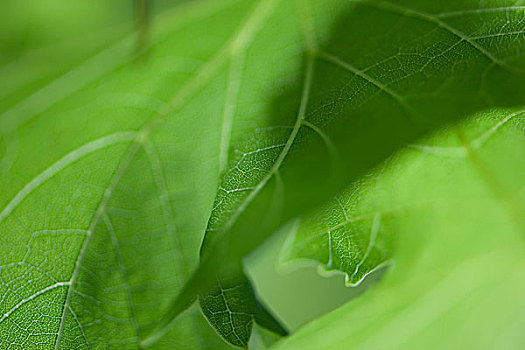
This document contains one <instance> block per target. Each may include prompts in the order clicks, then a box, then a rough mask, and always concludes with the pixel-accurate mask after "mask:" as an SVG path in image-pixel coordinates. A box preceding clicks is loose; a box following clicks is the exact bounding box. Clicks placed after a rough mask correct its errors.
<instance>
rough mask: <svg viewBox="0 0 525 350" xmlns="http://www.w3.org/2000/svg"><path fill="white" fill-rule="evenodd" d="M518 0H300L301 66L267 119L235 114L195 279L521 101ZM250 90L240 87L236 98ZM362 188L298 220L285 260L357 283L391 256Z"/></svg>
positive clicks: (389, 241) (388, 241)
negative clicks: (404, 150) (483, 115)
mask: <svg viewBox="0 0 525 350" xmlns="http://www.w3.org/2000/svg"><path fill="white" fill-rule="evenodd" d="M332 11H333V12H332ZM523 11H524V10H523V8H522V7H519V6H515V7H513V6H512V4H511V3H508V2H505V1H502V2H494V3H490V4H485V3H483V4H481V3H479V2H472V1H459V2H457V1H456V2H441V3H439V4H434V3H432V4H431V3H422V2H420V1H395V2H385V1H356V2H344V1H322V2H309V1H304V2H302V6H300V7H299V8H297V9H296V10H295V16H297V18H298V23H299V24H300V25H302V27H303V37H304V45H305V56H306V58H305V63H304V73H303V75H302V78H301V79H300V80H299V83H297V84H296V85H295V86H291V87H290V88H289V89H288V91H286V92H285V93H283V96H281V97H280V98H277V99H276V102H275V111H274V114H275V115H276V116H279V117H274V119H273V121H272V122H273V124H270V125H269V126H267V127H266V128H260V127H259V128H254V129H253V130H252V131H251V133H250V134H249V135H250V136H249V137H246V135H245V133H243V134H241V136H240V137H238V138H237V139H236V138H235V130H237V128H238V127H241V128H243V130H245V129H244V125H245V124H244V123H245V122H244V120H242V121H241V122H238V121H237V120H235V119H234V120H233V124H232V130H233V135H234V136H233V138H232V145H233V146H232V150H231V151H230V152H231V156H230V158H231V161H230V165H229V167H228V169H227V170H226V171H225V172H224V174H223V177H222V182H221V185H220V188H219V191H218V193H217V197H216V200H215V205H214V208H213V210H212V213H211V218H210V220H209V223H208V228H207V236H206V239H207V243H206V244H207V245H210V246H213V245H214V244H215V246H214V248H213V249H211V250H212V251H214V253H212V254H210V255H211V256H210V257H209V258H208V260H204V262H203V263H202V264H201V267H200V269H199V270H198V271H197V274H195V275H194V279H193V280H192V281H193V284H190V286H195V285H199V283H201V282H200V281H202V280H204V279H205V278H206V277H205V276H206V275H207V272H209V271H216V270H217V268H216V266H218V265H219V262H221V263H222V264H221V266H224V267H222V269H223V270H227V269H228V266H227V265H228V264H226V263H225V260H233V261H235V260H236V259H240V258H241V257H242V256H244V255H245V254H247V253H248V252H250V251H251V250H253V249H255V248H256V247H257V246H258V245H259V244H260V243H261V242H262V241H263V240H264V239H265V238H266V237H268V235H269V234H271V233H273V232H274V231H275V229H276V228H277V227H279V226H281V225H282V224H283V223H284V222H286V221H288V220H290V219H292V218H293V217H294V216H295V215H297V214H300V213H302V212H304V211H305V210H309V209H312V208H313V206H314V205H316V204H318V203H319V202H320V201H322V200H325V199H327V198H329V197H328V195H329V194H335V193H337V192H338V191H339V190H341V189H342V186H343V184H347V183H348V182H355V181H365V182H366V181H370V180H359V179H360V178H361V177H362V176H363V175H365V174H366V173H367V172H368V171H370V169H372V168H373V167H375V166H377V165H378V164H381V163H383V162H384V161H385V160H386V159H387V158H388V157H389V156H390V155H391V154H392V153H393V152H394V151H395V150H396V149H399V148H400V147H402V146H404V145H406V144H409V143H411V142H414V141H415V140H417V139H418V138H419V137H422V136H423V135H425V134H427V133H428V132H430V131H432V130H434V129H436V128H438V127H440V126H441V125H444V124H446V123H449V122H453V121H455V120H458V119H460V118H463V117H465V116H467V115H469V114H470V113H471V112H473V111H475V110H477V109H481V108H488V107H491V106H496V105H505V104H521V103H522V101H523V93H524V91H523V89H522V84H521V83H520V81H521V80H522V79H523V69H524V62H523V51H522V48H523V45H522V43H523V40H524V37H523V22H522V21H521V17H522V15H523ZM334 12H337V13H340V14H342V15H340V18H339V20H338V21H337V23H336V24H335V25H334V26H332V31H331V32H328V31H327V30H326V26H327V23H330V21H329V19H328V18H329V17H330V15H331V16H333V13H334ZM280 13H281V12H280ZM371 23H373V26H372V27H371ZM251 62H252V60H251V59H248V60H246V63H245V71H248V70H249V67H250V63H251ZM250 77H252V75H250ZM511 86H512V87H511ZM243 93H244V90H243V89H242V85H241V88H240V90H239V95H238V98H240V99H241V100H242V96H243ZM292 102H295V106H293V103H292ZM290 104H292V107H288V106H289V105H290ZM239 114H240V115H243V114H242V113H239ZM280 116H283V117H280ZM360 187H361V185H360V184H359V183H357V184H355V185H354V187H353V189H350V190H348V191H349V192H350V193H346V194H343V195H342V196H341V198H338V200H337V199H336V200H335V201H336V202H337V201H338V202H342V203H336V205H337V206H338V207H342V208H339V209H338V210H337V211H335V210H333V205H329V208H328V209H325V211H324V214H321V215H317V216H315V217H313V218H311V220H310V223H303V224H302V226H301V227H300V228H299V233H298V234H299V235H300V236H301V235H302V236H313V235H319V237H318V238H319V239H313V240H310V241H308V240H306V237H299V238H298V240H299V241H304V242H301V244H304V245H305V247H304V249H305V251H302V252H301V251H298V250H300V247H297V245H296V246H295V247H294V249H296V251H292V252H289V254H291V256H290V257H289V258H295V259H297V258H301V257H307V258H314V259H317V260H318V261H322V262H323V263H324V264H326V265H328V266H327V268H328V270H341V271H343V272H344V273H345V274H347V280H348V281H347V282H348V283H349V284H358V283H359V282H360V281H362V279H363V278H364V277H365V276H366V275H367V274H368V273H370V272H371V271H373V270H374V269H376V268H378V266H381V265H384V264H386V263H387V262H388V261H389V257H390V254H391V250H392V242H393V235H392V233H390V232H388V228H387V227H385V226H384V225H382V224H381V222H382V218H381V216H380V215H377V216H374V217H367V218H366V219H363V220H357V221H355V220H352V219H350V216H351V215H352V210H353V208H349V207H348V206H352V205H355V204H356V198H352V193H354V190H355V189H357V190H359V188H360ZM354 194H355V193H354ZM340 209H342V210H340ZM360 210H361V209H360V208H358V209H355V211H357V212H358V211H360ZM345 215H346V216H345ZM350 220H352V222H351V223H347V221H350ZM254 223H257V224H254ZM349 225H350V226H356V227H352V228H348V226H349ZM305 226H306V227H305ZM315 230H318V232H314V231H315ZM332 231H333V232H332ZM385 231H386V232H385ZM351 232H359V235H358V236H357V237H349V236H350V235H351V234H352V233H351ZM332 234H333V235H332ZM321 236H322V237H321ZM378 237H379V239H378ZM327 238H328V239H327ZM210 242H211V243H210ZM332 243H333V244H334V246H332ZM320 247H324V248H323V249H320ZM327 253H328V254H327ZM235 270H236V268H235V267H233V268H232V271H231V272H230V274H236V273H238V272H236V271H235ZM226 274H227V273H226ZM190 288H191V287H190ZM189 295H191V292H189V291H188V293H187V294H184V293H183V294H182V295H181V297H180V298H179V301H180V300H184V298H187V297H188V296H189ZM173 305H177V301H176V302H175V304H173ZM174 309H176V306H175V307H174ZM174 314H176V312H174Z"/></svg>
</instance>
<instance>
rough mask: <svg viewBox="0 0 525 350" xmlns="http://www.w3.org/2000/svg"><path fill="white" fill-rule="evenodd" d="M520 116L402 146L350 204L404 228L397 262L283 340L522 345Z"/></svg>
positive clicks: (524, 225) (302, 343) (510, 114)
mask: <svg viewBox="0 0 525 350" xmlns="http://www.w3.org/2000/svg"><path fill="white" fill-rule="evenodd" d="M524 116H525V114H524V112H523V111H517V112H516V111H503V110H493V111H489V112H486V113H481V114H479V115H477V116H476V118H474V119H473V120H470V121H469V122H468V123H466V125H462V126H460V127H451V128H449V129H448V130H444V131H443V132H441V133H440V134H438V135H436V136H434V137H433V138H431V139H427V140H424V141H421V143H418V144H415V145H412V146H411V147H410V148H408V149H407V150H404V151H403V152H402V153H401V154H400V155H398V156H396V157H395V159H394V160H392V162H391V164H390V166H389V169H388V170H386V171H385V172H384V173H383V174H382V176H381V178H380V179H379V180H378V181H377V183H375V184H374V185H372V186H367V185H365V186H364V187H363V188H362V192H363V194H362V196H361V198H362V200H361V204H360V205H361V208H362V209H361V210H360V212H359V213H356V214H355V215H356V216H355V217H356V218H359V217H361V218H362V217H366V216H368V217H377V215H378V214H380V215H381V226H385V227H388V230H390V231H392V232H394V233H395V234H396V236H398V240H397V245H396V249H395V250H394V255H393V259H394V261H395V268H393V269H391V270H389V273H388V274H387V278H386V279H385V280H384V281H383V282H382V283H381V285H380V286H379V287H378V288H377V289H374V290H372V291H370V292H369V293H368V295H366V296H364V297H362V298H361V299H359V300H354V301H352V302H350V303H349V304H347V305H345V306H344V307H341V308H340V309H338V310H336V311H334V312H332V313H331V314H328V315H326V316H324V317H322V318H321V319H319V320H316V321H314V322H312V323H311V324H309V325H307V326H306V327H304V328H303V329H302V330H300V331H299V332H298V333H297V334H295V335H293V336H292V337H290V338H289V339H288V340H286V341H284V342H282V343H281V344H279V346H277V347H276V348H279V349H281V348H282V349H304V348H309V349H321V348H323V349H324V348H330V349H397V348H402V349H434V348H448V349H452V348H453V349H520V348H523V346H524V345H525V337H524V336H523V332H522V326H523V324H524V322H525V319H524V316H523V315H524V314H525V313H524V311H525V310H524V306H525V305H524V303H523V298H522V294H523V293H522V291H523V290H524V288H525V274H524V273H523V271H524V270H523V266H524V263H525V261H524V256H525V255H524V254H523V251H524V250H523V249H524V248H525V246H524V236H523V235H524V233H525V219H524V218H525V191H524V189H525V182H524V179H525V134H524V129H523V128H524V126H525V123H524ZM355 229H356V231H355V232H354V231H353V230H350V231H349V232H348V235H349V237H350V239H351V237H353V236H357V237H359V235H361V234H362V232H360V229H361V228H360V227H356V228H355ZM349 253H351V252H350V251H346V254H349Z"/></svg>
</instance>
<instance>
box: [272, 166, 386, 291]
mask: <svg viewBox="0 0 525 350" xmlns="http://www.w3.org/2000/svg"><path fill="white" fill-rule="evenodd" d="M381 173H382V172H381V171H378V174H371V175H368V176H365V177H364V178H363V179H360V180H359V181H357V182H356V183H354V184H353V185H352V186H351V187H350V188H348V189H346V190H345V191H344V192H343V193H342V194H341V195H338V196H336V197H335V198H333V199H332V200H330V201H328V202H327V203H326V204H324V205H323V206H322V207H321V208H319V209H317V210H315V211H314V212H312V213H310V214H308V215H305V216H303V217H302V218H301V219H300V220H298V221H297V223H296V224H295V226H294V227H293V228H292V230H291V231H290V233H289V236H288V238H287V240H286V242H285V243H284V247H283V249H282V251H281V256H280V261H279V264H280V266H281V268H284V269H285V270H290V269H293V268H296V267H298V266H302V265H314V266H318V267H320V270H319V271H320V273H322V274H323V275H327V276H328V275H331V274H333V273H343V274H344V275H345V284H346V285H347V286H352V287H355V286H357V285H359V284H360V283H361V282H362V281H363V280H364V278H366V276H368V275H369V274H370V273H372V272H374V271H376V270H378V269H380V268H382V267H386V266H388V265H389V264H390V263H391V255H392V250H393V244H394V241H395V237H394V235H393V234H392V232H391V230H389V227H387V226H385V225H383V224H382V219H381V218H382V215H381V213H373V211H372V213H373V214H372V215H370V214H369V213H368V210H367V207H366V203H364V201H363V192H364V189H365V188H370V187H372V186H374V185H375V184H376V182H377V181H381V180H380V179H381ZM363 212H364V213H367V214H364V215H361V214H362V213H363Z"/></svg>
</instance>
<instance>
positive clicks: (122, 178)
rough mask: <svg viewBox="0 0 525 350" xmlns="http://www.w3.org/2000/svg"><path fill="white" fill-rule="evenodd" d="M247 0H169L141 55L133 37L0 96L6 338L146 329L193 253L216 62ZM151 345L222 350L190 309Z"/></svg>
mask: <svg viewBox="0 0 525 350" xmlns="http://www.w3.org/2000/svg"><path fill="white" fill-rule="evenodd" d="M252 5H253V4H252V3H251V2H249V1H248V2H238V1H237V2H236V1H221V2H197V3H189V4H185V5H181V6H178V7H176V9H175V10H172V11H168V12H165V13H163V14H162V15H160V16H159V17H158V18H157V19H156V22H155V23H156V26H155V27H154V28H153V29H152V33H151V48H150V49H149V51H148V52H147V56H145V57H138V58H136V57H134V56H133V52H134V51H133V45H134V38H133V36H128V37H126V38H123V39H121V40H120V41H118V42H117V43H116V44H114V45H111V46H109V47H107V48H106V49H104V50H103V51H101V52H100V53H96V54H95V55H94V56H93V57H90V58H86V59H85V61H83V62H81V63H80V64H78V65H75V62H73V63H70V65H71V66H72V67H73V68H71V69H70V70H66V72H64V74H63V75H60V71H58V72H56V73H53V74H50V75H49V76H46V77H44V78H43V79H44V80H46V81H45V82H43V83H42V82H40V81H38V84H36V86H37V87H36V89H35V90H32V91H29V93H27V92H24V91H23V92H21V93H20V96H18V94H15V95H16V96H15V95H9V99H8V100H3V101H2V111H3V112H2V115H1V116H0V125H1V128H0V130H1V136H0V139H1V140H2V141H1V143H0V145H1V146H0V152H1V153H0V155H1V157H2V164H1V166H2V167H1V182H0V187H1V188H0V193H1V195H0V208H1V209H0V231H1V233H2V234H1V238H0V242H1V244H0V266H1V267H0V295H2V297H1V298H2V299H1V300H2V302H1V306H0V310H1V315H2V316H1V317H0V320H1V321H0V334H2V337H0V347H1V348H4V347H5V348H8V347H17V346H18V347H23V348H37V347H40V348H46V349H47V348H56V349H59V348H65V349H71V348H73V349H77V348H79V349H80V348H94V347H112V346H114V347H119V348H137V347H139V346H140V342H141V341H142V339H144V338H146V336H147V335H148V334H149V333H150V332H151V330H152V329H153V328H154V327H155V325H156V322H157V321H158V320H159V318H160V317H161V315H162V312H163V310H164V309H165V308H166V307H167V304H168V302H169V300H170V298H171V297H172V296H173V295H176V294H177V292H178V291H179V290H180V289H181V288H182V285H183V284H184V283H185V281H186V280H187V278H188V275H189V274H190V272H191V270H192V269H193V268H195V266H196V265H197V263H198V251H199V245H200V242H201V240H202V236H203V232H204V229H205V227H206V220H207V217H208V215H209V211H210V207H211V204H212V201H213V197H214V193H215V190H216V184H217V179H218V159H219V154H218V152H217V148H218V145H219V144H220V125H221V118H220V117H221V113H218V111H222V109H223V105H224V86H225V85H226V81H227V70H226V68H225V59H226V57H227V56H228V54H229V51H230V50H231V47H232V45H233V44H232V40H233V41H235V42H236V43H238V42H239V41H242V40H247V41H249V40H250V38H249V36H250V35H249V33H247V32H246V31H243V33H244V34H247V35H248V37H243V39H242V40H241V39H237V38H239V37H240V34H239V31H240V29H239V28H243V23H244V22H245V20H246V18H247V17H248V15H249V14H250V13H251V9H252ZM224 18H228V20H227V21H225V20H224ZM207 26H209V27H210V28H214V29H213V30H211V31H209V30H208V29H207V28H208V27H207ZM181 38H191V40H189V39H185V40H181ZM232 38H233V39H232ZM73 40H74V41H78V40H79V39H78V38H76V37H75V38H74V39H73ZM67 49H68V47H67V46H66V48H65V49H64V50H67ZM221 50H222V51H221ZM61 54H62V53H61V52H55V51H54V48H51V49H49V50H48V51H47V52H46V55H44V56H48V55H51V56H53V55H54V56H60V55H61ZM75 58H76V56H75ZM27 60H29V62H30V64H34V65H37V66H38V65H41V66H44V65H45V64H50V65H54V64H55V63H56V62H53V60H49V59H46V60H41V59H40V56H35V57H32V58H28V59H27ZM26 65H29V63H24V64H23V65H22V67H25V66H26ZM17 69H18V71H19V69H20V68H17ZM15 71H17V70H15ZM57 74H58V76H57ZM12 79H15V80H16V75H15V74H13V75H12ZM34 79H35V81H37V80H38V79H42V78H41V77H34ZM27 84H28V85H31V83H30V82H28V83H27ZM5 86H9V84H8V83H6V85H5ZM15 100H16V101H15ZM199 140H207V142H205V143H203V142H200V141H199ZM196 184H199V186H196ZM157 346H158V347H159V348H173V347H175V348H181V347H182V348H192V349H193V348H194V349H221V348H228V346H227V345H226V344H224V343H223V342H222V341H220V339H218V338H217V337H216V335H215V334H214V332H213V331H212V330H211V329H210V328H209V326H208V325H207V323H206V321H205V320H204V318H203V317H202V315H201V314H200V313H199V312H198V310H197V309H196V308H192V309H191V310H189V311H188V313H186V314H185V315H184V316H183V319H181V320H180V324H178V325H176V326H174V327H172V328H171V329H170V331H169V333H168V334H166V335H165V336H164V337H163V339H162V340H161V341H160V342H159V343H158V344H157Z"/></svg>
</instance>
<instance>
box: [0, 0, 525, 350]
mask: <svg viewBox="0 0 525 350" xmlns="http://www.w3.org/2000/svg"><path fill="white" fill-rule="evenodd" d="M53 3H54V4H55V7H49V11H50V14H55V13H53V9H56V8H61V7H60V4H59V3H58V2H56V3H55V2H53ZM57 3H58V6H56V5H57ZM481 5H482V6H481ZM481 5H480V4H477V3H475V2H472V1H454V2H448V1H447V2H443V3H440V4H431V3H427V4H421V3H420V2H419V1H400V2H396V4H389V3H378V2H348V1H345V0H324V1H306V0H305V1H299V2H297V3H296V2H292V1H285V0H261V1H258V2H254V1H251V0H221V1H196V2H193V1H192V2H187V3H183V4H180V5H178V6H176V7H175V8H174V10H172V11H166V12H164V13H162V14H160V15H159V16H157V17H156V18H155V19H154V21H153V23H154V25H153V27H152V28H151V37H150V41H149V43H150V48H149V49H148V50H147V51H146V52H144V53H143V54H142V55H140V56H137V55H136V54H133V53H134V52H135V51H134V45H135V37H134V36H133V35H129V36H126V37H123V38H121V39H119V40H117V41H116V42H115V43H114V44H110V45H109V46H108V43H109V42H111V41H113V40H115V39H114V38H115V37H120V36H119V33H121V31H126V30H125V29H113V30H111V29H110V28H107V27H104V28H102V29H101V30H102V32H101V34H100V37H98V36H97V35H94V36H93V39H90V40H92V42H90V43H89V45H88V43H87V42H88V40H86V48H85V51H82V52H78V53H76V54H72V55H71V56H69V55H67V51H68V50H70V49H72V48H74V47H75V46H78V45H79V42H82V41H83V40H84V39H85V38H86V36H85V35H84V33H85V32H87V31H88V29H89V27H86V23H87V24H89V23H91V22H92V21H91V20H90V19H89V18H88V20H87V21H86V20H84V21H75V18H70V19H68V21H67V22H66V23H60V22H55V21H50V23H53V25H56V26H57V27H58V28H59V30H58V31H56V33H58V35H64V38H65V39H64V40H65V44H63V46H60V45H59V46H58V47H50V48H47V49H46V48H42V51H40V54H39V55H36V54H33V52H35V51H31V50H29V51H27V55H22V56H21V57H22V58H21V59H20V60H19V59H18V58H13V57H7V56H6V57H4V56H2V58H1V60H2V62H5V61H8V60H11V59H14V60H15V61H13V62H12V64H10V65H9V66H4V67H3V68H2V69H3V70H2V78H3V81H2V83H1V84H2V85H1V87H2V91H0V99H1V100H0V101H1V102H0V113H1V115H0V157H1V160H0V162H1V163H0V174H1V175H0V176H1V178H0V194H1V195H0V208H1V209H0V232H1V235H0V266H1V267H0V295H1V296H2V297H1V300H2V302H1V304H0V315H3V316H0V320H1V321H0V334H2V335H4V334H7V336H5V337H4V336H2V338H1V339H0V347H9V346H11V347H22V348H27V347H29V348H32V347H35V348H38V347H41V348H55V349H58V348H90V347H91V348H93V347H97V348H98V347H121V348H122V347H123V348H127V347H129V348H137V347H141V346H143V347H145V346H151V345H152V344H154V343H155V342H157V343H156V346H157V347H158V348H174V347H175V348H196V349H200V348H202V349H205V348H211V349H220V348H224V347H227V345H226V344H224V343H222V342H220V341H216V340H214V339H215V338H216V337H214V334H213V333H212V332H210V329H209V327H207V325H206V324H205V323H206V322H205V320H204V319H203V317H202V316H201V315H200V314H199V313H198V311H197V310H196V309H195V308H193V309H190V310H188V312H187V313H185V314H184V315H182V316H181V317H182V318H181V319H180V320H177V321H178V322H175V323H174V324H172V321H173V319H174V318H175V317H176V316H178V315H179V314H180V313H181V312H182V311H184V310H186V309H187V308H188V307H189V306H190V305H191V304H192V303H193V302H194V301H195V299H196V298H197V296H198V295H199V294H201V293H203V292H205V291H206V290H205V289H206V287H208V286H210V284H213V283H214V282H215V277H216V275H217V273H219V274H222V273H223V271H222V270H225V271H224V272H225V273H226V274H227V273H228V272H229V269H230V267H232V266H234V267H235V268H237V267H238V264H239V261H240V259H241V258H242V257H243V256H245V255H246V254H247V253H249V252H250V251H252V250H253V249H255V248H256V247H258V246H259V245H260V243H261V242H263V241H264V240H265V239H266V238H267V237H268V236H269V235H270V234H271V233H272V232H274V231H275V229H276V228H277V227H279V226H281V225H282V224H283V223H285V222H287V221H288V220H290V219H292V218H295V217H296V216H297V215H299V214H302V213H304V212H305V211H306V210H309V209H311V208H313V207H315V206H317V205H318V204H319V203H321V202H322V201H323V200H326V199H328V198H330V197H331V196H333V195H334V194H336V193H337V192H338V191H339V190H341V189H342V188H343V187H344V186H346V185H347V184H348V183H351V182H352V181H354V180H356V179H358V178H359V177H360V176H361V175H362V174H363V173H365V172H367V171H369V170H370V169H371V168H373V167H374V166H376V165H377V164H379V163H381V162H383V161H384V159H385V158H387V157H389V156H390V155H391V154H392V152H393V151H394V150H396V149H398V148H400V147H402V146H404V145H406V144H407V143H410V142H413V141H414V140H415V139H417V138H419V137H420V136H422V135H424V134H425V133H427V132H429V131H432V130H435V129H436V128H437V127H439V126H442V125H443V124H446V123H448V122H450V121H454V120H457V119H459V118H463V117H465V116H467V115H469V114H470V113H471V112H473V111H476V110H478V109H483V108H488V107H493V106H499V105H516V104H521V103H522V101H523V100H524V97H525V93H524V89H525V88H524V86H523V84H522V81H523V75H522V70H523V69H524V62H523V47H524V46H523V45H522V43H523V35H522V33H521V32H522V31H523V28H521V26H522V22H521V15H522V12H523V11H522V10H521V9H514V10H509V9H507V10H505V9H503V10H502V9H496V10H489V8H492V6H496V7H497V8H500V7H501V6H509V5H510V4H507V3H506V2H504V1H500V2H493V3H490V4H485V3H483V4H481ZM3 6H6V5H4V3H2V7H3ZM102 12H103V11H102ZM117 12H119V11H117ZM82 15H84V13H82V11H79V13H78V16H82ZM86 16H87V13H86ZM96 16H97V14H96V13H95V14H93V15H89V16H87V17H93V18H94V17H96ZM465 17H466V19H465ZM49 18H51V19H53V18H54V17H53V16H51V17H49V16H43V17H42V18H41V19H40V20H39V19H38V18H37V19H36V20H37V23H38V25H37V30H36V31H29V32H28V33H29V34H28V35H37V34H38V33H39V32H40V28H41V27H45V26H44V24H47V25H48V23H49V22H47V21H48V19H49ZM76 18H78V17H76ZM104 18H106V17H104ZM335 19H338V21H337V23H335V25H333V24H334V21H335ZM102 22H104V21H102ZM109 22H110V21H109ZM2 23H3V22H2ZM71 23H75V24H78V25H79V26H80V29H79V30H77V31H73V33H72V34H71V37H70V38H67V36H68V27H69V26H70V25H71ZM82 23H84V26H82ZM93 23H95V22H93ZM96 23H99V22H96ZM104 23H105V22H104ZM370 23H373V24H374V25H373V27H372V28H370ZM106 25H107V24H106ZM120 26H124V27H125V26H126V24H119V28H120ZM31 33H32V34H31ZM79 33H80V34H79ZM105 33H110V34H108V36H106V35H105ZM52 37H53V36H52V35H51V39H49V38H47V39H45V40H43V42H44V43H48V42H53V40H52ZM101 37H102V38H103V39H100V38H101ZM97 38H98V39H97ZM111 38H113V39H112V40H110V39H111ZM31 42H33V41H32V40H30V41H29V43H31ZM35 42H39V40H35ZM71 43H76V44H75V45H73V44H71ZM2 45H4V44H2ZM9 45H10V44H6V45H5V46H3V47H9ZM102 47H105V48H104V49H100V48H102ZM20 50H21V51H22V52H25V51H24V50H23V49H20ZM99 50H100V51H99ZM86 55H89V57H86ZM28 67H38V69H37V70H38V74H35V75H33V74H30V73H27V74H22V73H23V72H24V71H25V70H26V69H28ZM40 68H41V70H40ZM4 72H8V73H9V74H6V75H4ZM28 72H30V71H28ZM4 77H6V78H4ZM4 79H5V80H4ZM414 114H415V115H416V116H414ZM419 117H422V119H423V120H424V121H423V122H421V121H420V120H419V119H418V118H419ZM394 134H395V137H393V135H394ZM237 164H238V166H236V165H237ZM221 174H222V175H221ZM243 174H244V175H243ZM220 176H222V180H220ZM218 187H219V188H220V190H219V194H217V188H218ZM214 198H215V199H216V203H215V205H213V200H214ZM210 213H211V218H210ZM209 218H210V220H209V223H208V224H207V220H208V219H209ZM381 220H383V219H381ZM206 227H207V228H208V231H207V232H208V233H207V235H208V236H209V240H210V249H209V254H206V255H204V256H203V259H202V262H201V264H200V265H199V266H200V267H198V268H197V265H198V260H199V256H198V255H199V254H198V252H199V245H200V243H201V241H202V238H203V237H202V236H203V234H204V231H205V230H206ZM248 234H249V236H248ZM193 270H195V272H194V273H192V271H193ZM176 295H178V297H177V298H176V299H175V300H174V301H171V302H170V300H171V299H172V297H173V296H176ZM168 326H169V327H168ZM203 339H204V341H203Z"/></svg>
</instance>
